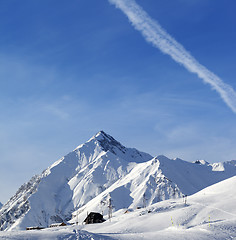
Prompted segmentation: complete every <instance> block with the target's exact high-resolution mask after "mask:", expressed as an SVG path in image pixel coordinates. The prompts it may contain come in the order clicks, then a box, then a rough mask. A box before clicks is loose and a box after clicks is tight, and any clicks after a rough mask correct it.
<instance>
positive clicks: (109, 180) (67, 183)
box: [0, 131, 236, 230]
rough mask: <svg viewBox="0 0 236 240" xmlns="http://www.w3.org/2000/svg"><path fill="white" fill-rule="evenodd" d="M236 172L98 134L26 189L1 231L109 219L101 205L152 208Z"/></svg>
mask: <svg viewBox="0 0 236 240" xmlns="http://www.w3.org/2000/svg"><path fill="white" fill-rule="evenodd" d="M222 166H223V167H224V168H222ZM235 166H236V162H234V161H231V162H226V163H223V164H218V165H217V164H208V163H206V162H205V163H204V162H200V164H199V163H190V162H186V161H184V160H181V159H179V158H176V159H169V158H167V157H165V156H163V155H159V156H157V157H155V158H153V157H152V156H151V155H149V154H147V153H144V152H140V151H138V150H137V149H135V148H126V147H125V146H123V145H122V144H121V143H120V142H118V141H117V140H115V139H114V138H113V137H112V136H110V135H108V134H106V133H105V132H104V131H100V132H98V133H97V134H95V135H94V136H93V137H92V138H90V139H89V140H88V141H87V142H85V143H84V144H81V145H79V146H78V147H76V148H75V149H74V150H73V151H72V152H70V153H68V154H67V155H65V156H64V157H62V158H60V159H59V160H58V161H56V162H54V163H53V164H52V165H51V166H49V167H48V168H47V169H46V170H44V171H43V172H42V173H41V174H39V175H36V176H34V177H33V178H32V179H31V180H30V181H29V182H27V183H25V184H23V185H22V186H21V187H20V188H19V190H18V191H17V193H16V194H15V195H14V196H13V197H12V198H11V199H10V200H9V201H8V202H7V203H6V204H5V205H4V206H3V207H2V208H1V209H0V228H1V230H17V229H24V228H25V227H28V226H32V225H33V226H48V225H50V224H51V223H55V222H61V221H69V220H71V218H72V216H74V215H76V216H78V212H79V213H80V216H79V219H80V220H83V218H84V216H85V215H86V214H87V211H95V210H97V211H98V210H101V211H104V214H106V212H107V208H106V209H103V210H102V208H104V206H103V207H102V206H101V202H107V200H108V198H112V200H113V203H114V211H118V210H120V209H123V208H125V209H127V208H131V209H135V208H137V207H144V205H146V206H149V205H151V204H153V203H156V202H159V201H162V200H166V199H170V198H179V197H181V196H182V195H185V194H187V195H190V194H193V193H196V192H197V191H199V190H202V189H203V188H205V187H207V186H209V185H212V184H214V183H216V182H219V181H222V180H224V179H226V178H229V177H231V176H232V175H235V174H236V167H235ZM222 170H223V171H222ZM209 176H210V177H209ZM45 196H46V197H45ZM121 196H122V197H121ZM144 202H145V203H144ZM71 221H72V222H73V219H72V220H71Z"/></svg>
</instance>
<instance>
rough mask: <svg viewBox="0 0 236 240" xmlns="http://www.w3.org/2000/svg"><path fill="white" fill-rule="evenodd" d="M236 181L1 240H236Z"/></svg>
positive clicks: (4, 235) (0, 235) (5, 235)
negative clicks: (95, 219)
mask: <svg viewBox="0 0 236 240" xmlns="http://www.w3.org/2000/svg"><path fill="white" fill-rule="evenodd" d="M235 185H236V177H232V178H230V179H227V180H224V181H222V182H220V183H217V184H215V185H212V186H210V187H207V188H205V189H203V190H202V191H200V192H198V193H196V194H194V195H192V196H189V197H188V200H187V204H186V205H185V204H184V203H183V201H182V199H176V200H166V201H162V202H159V203H156V204H153V205H151V206H150V207H148V208H147V209H146V210H145V209H136V210H134V211H133V212H129V213H124V211H118V212H116V213H115V214H114V216H113V218H112V220H111V221H106V222H104V223H102V224H91V225H77V226H76V225H74V226H66V227H59V228H54V229H44V230H41V231H18V232H0V238H3V239H9V240H13V239H32V240H34V239H68V240H69V239H70V240H76V239H84V240H91V239H95V240H100V239H104V240H105V239H109V240H111V239H119V240H132V239H135V240H151V239H162V240H183V239H186V240H190V239H191V240H199V239H201V240H222V239H228V240H233V239H236V205H235V202H236V188H235Z"/></svg>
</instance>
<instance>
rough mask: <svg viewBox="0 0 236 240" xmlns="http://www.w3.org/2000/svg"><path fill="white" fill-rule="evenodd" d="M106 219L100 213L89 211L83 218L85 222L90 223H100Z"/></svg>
mask: <svg viewBox="0 0 236 240" xmlns="http://www.w3.org/2000/svg"><path fill="white" fill-rule="evenodd" d="M105 221H106V220H105V219H104V218H103V216H102V214H100V213H96V212H91V213H89V215H88V216H87V217H86V218H85V219H84V222H85V224H91V223H102V222H105Z"/></svg>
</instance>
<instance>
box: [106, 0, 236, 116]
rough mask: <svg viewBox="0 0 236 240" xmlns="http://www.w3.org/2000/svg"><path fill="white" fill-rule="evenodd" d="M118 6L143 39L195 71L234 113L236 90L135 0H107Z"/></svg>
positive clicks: (235, 108) (189, 69)
mask: <svg viewBox="0 0 236 240" xmlns="http://www.w3.org/2000/svg"><path fill="white" fill-rule="evenodd" d="M108 1H109V2H110V3H112V4H114V5H115V6H116V7H117V8H119V9H120V10H121V11H122V12H123V13H124V14H125V15H126V16H127V17H128V19H129V20H130V22H131V23H132V25H133V26H134V28H135V29H136V30H138V31H140V32H141V34H142V35H143V37H144V38H145V40H146V41H147V42H149V43H151V44H152V45H153V46H154V47H156V48H158V49H160V50H161V51H162V52H163V53H165V54H168V55H170V56H171V57H172V59H173V60H175V61H176V62H177V63H179V64H181V65H183V66H184V67H185V68H186V69H187V70H188V71H190V72H192V73H196V74H197V75H198V77H199V78H201V79H202V80H203V82H205V83H208V84H210V85H211V87H212V89H214V90H216V91H217V92H218V93H219V94H220V96H221V98H222V99H223V101H224V102H225V103H226V104H227V105H228V106H229V107H230V108H231V110H232V111H233V112H234V113H236V92H235V91H234V89H233V88H232V87H231V86H230V85H228V84H226V83H224V82H223V81H222V80H221V79H220V78H219V77H218V76H216V75H215V74H214V73H212V72H211V71H209V70H208V69H207V68H206V67H204V66H203V65H201V64H200V63H199V62H198V61H197V60H196V59H195V58H194V57H193V56H192V55H191V54H190V53H189V52H188V51H187V50H186V49H185V48H184V47H183V46H182V45H181V44H180V43H178V42H177V41H176V40H175V39H174V38H173V37H171V36H170V35H169V34H168V33H167V32H166V31H165V30H164V29H163V28H162V27H161V26H160V24H159V23H158V22H157V21H155V20H154V19H152V18H151V17H150V16H149V15H148V14H147V13H146V12H145V11H144V10H143V9H142V8H141V7H140V6H139V5H138V4H137V3H136V2H135V0H108Z"/></svg>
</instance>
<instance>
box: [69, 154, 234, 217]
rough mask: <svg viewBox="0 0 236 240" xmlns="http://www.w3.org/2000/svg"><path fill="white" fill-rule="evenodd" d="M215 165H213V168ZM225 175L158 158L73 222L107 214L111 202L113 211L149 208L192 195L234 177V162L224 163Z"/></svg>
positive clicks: (103, 195)
mask: <svg viewBox="0 0 236 240" xmlns="http://www.w3.org/2000/svg"><path fill="white" fill-rule="evenodd" d="M213 165H214V164H213ZM224 165H225V166H227V168H225V170H224V171H216V169H214V168H213V167H212V165H210V164H208V165H206V164H196V163H190V162H186V161H183V160H181V159H169V158H167V157H165V156H162V155H161V156H158V157H156V158H154V159H152V160H149V161H147V162H144V163H140V164H137V165H136V166H135V167H134V168H133V169H132V170H131V171H130V172H129V173H128V174H127V175H126V176H125V177H123V178H122V179H119V180H118V181H117V182H115V183H114V184H113V185H111V186H110V187H109V188H108V189H106V190H105V191H103V192H102V193H101V194H99V195H98V196H97V197H96V198H94V199H92V200H91V201H89V202H88V203H87V204H86V205H85V206H83V207H81V208H79V209H78V210H77V211H75V212H74V213H73V216H74V219H73V220H72V222H75V221H77V220H79V221H83V219H85V217H86V214H87V212H91V211H99V212H103V213H104V214H108V207H107V204H105V206H104V204H102V203H104V202H105V203H107V202H108V199H109V198H111V200H112V205H113V211H117V210H120V209H136V208H137V207H145V206H150V205H151V204H153V203H157V202H159V201H163V200H166V199H176V198H180V197H182V196H183V195H188V196H189V195H191V194H193V193H196V192H198V191H200V190H201V189H204V188H205V187H207V186H210V185H212V184H214V183H217V182H220V181H222V180H224V179H227V178H229V177H232V176H234V175H236V163H235V161H231V162H226V163H224Z"/></svg>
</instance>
